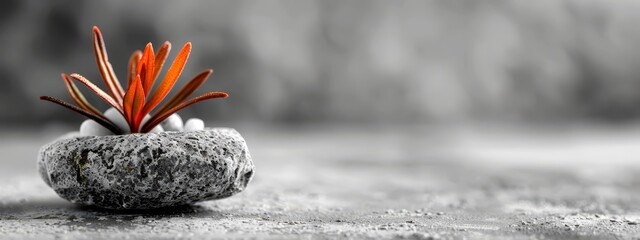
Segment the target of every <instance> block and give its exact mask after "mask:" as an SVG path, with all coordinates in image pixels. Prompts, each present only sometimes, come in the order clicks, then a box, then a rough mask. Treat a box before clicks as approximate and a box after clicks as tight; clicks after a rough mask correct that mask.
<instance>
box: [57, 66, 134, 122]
mask: <svg viewBox="0 0 640 240" xmlns="http://www.w3.org/2000/svg"><path fill="white" fill-rule="evenodd" d="M70 76H71V78H73V79H75V80H76V81H78V82H80V83H82V84H83V85H84V86H86V87H87V88H89V90H91V91H92V92H94V93H95V94H96V95H98V97H100V98H102V100H104V101H105V102H107V104H109V105H111V106H112V107H113V108H115V109H116V110H118V111H119V112H120V113H121V114H122V115H124V112H122V107H121V106H120V105H119V104H118V102H116V100H114V99H113V98H112V97H111V96H109V94H107V93H105V92H104V91H102V89H100V88H98V87H97V86H96V85H94V84H93V83H91V82H90V81H89V80H87V79H86V78H85V77H83V76H81V75H80V74H77V73H73V74H71V75H70Z"/></svg>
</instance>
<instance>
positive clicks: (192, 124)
mask: <svg viewBox="0 0 640 240" xmlns="http://www.w3.org/2000/svg"><path fill="white" fill-rule="evenodd" d="M198 130H204V121H202V119H199V118H190V119H189V120H187V122H186V123H185V124H184V131H185V132H189V131H198Z"/></svg>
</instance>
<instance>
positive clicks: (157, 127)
mask: <svg viewBox="0 0 640 240" xmlns="http://www.w3.org/2000/svg"><path fill="white" fill-rule="evenodd" d="M161 132H164V129H163V128H162V126H160V125H158V126H155V127H154V128H153V129H151V131H149V133H161Z"/></svg>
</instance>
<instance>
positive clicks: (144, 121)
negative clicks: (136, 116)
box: [140, 114, 164, 133]
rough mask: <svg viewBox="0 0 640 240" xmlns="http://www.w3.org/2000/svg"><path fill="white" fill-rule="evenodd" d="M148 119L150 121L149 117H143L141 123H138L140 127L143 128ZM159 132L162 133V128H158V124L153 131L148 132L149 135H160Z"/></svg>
mask: <svg viewBox="0 0 640 240" xmlns="http://www.w3.org/2000/svg"><path fill="white" fill-rule="evenodd" d="M149 119H151V115H149V114H147V115H146V116H144V118H142V122H141V123H140V127H142V126H144V124H145V123H147V121H149ZM160 132H164V129H163V128H162V126H160V124H158V125H156V126H155V127H153V129H151V131H149V133H160Z"/></svg>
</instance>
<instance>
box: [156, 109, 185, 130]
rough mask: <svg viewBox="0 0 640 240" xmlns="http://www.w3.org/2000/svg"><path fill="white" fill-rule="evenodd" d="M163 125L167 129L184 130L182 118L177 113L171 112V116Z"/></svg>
mask: <svg viewBox="0 0 640 240" xmlns="http://www.w3.org/2000/svg"><path fill="white" fill-rule="evenodd" d="M161 125H162V128H163V129H164V130H165V131H178V132H182V131H183V130H184V124H183V123H182V118H181V117H180V115H178V114H177V113H174V114H171V116H169V117H168V118H167V119H166V120H164V121H163V122H162V124H161Z"/></svg>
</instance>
